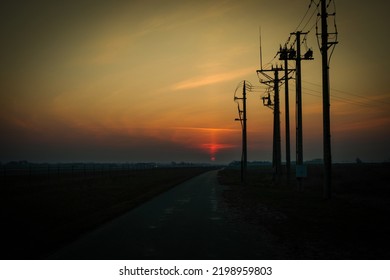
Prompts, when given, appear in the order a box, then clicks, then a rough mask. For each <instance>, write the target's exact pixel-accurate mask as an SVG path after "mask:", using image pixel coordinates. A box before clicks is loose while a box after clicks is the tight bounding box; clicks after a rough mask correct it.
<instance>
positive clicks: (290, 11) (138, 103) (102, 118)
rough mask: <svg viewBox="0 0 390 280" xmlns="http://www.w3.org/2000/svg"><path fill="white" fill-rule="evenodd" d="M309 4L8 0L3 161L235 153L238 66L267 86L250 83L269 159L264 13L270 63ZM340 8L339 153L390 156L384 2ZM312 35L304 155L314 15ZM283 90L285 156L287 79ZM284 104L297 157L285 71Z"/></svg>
mask: <svg viewBox="0 0 390 280" xmlns="http://www.w3.org/2000/svg"><path fill="white" fill-rule="evenodd" d="M314 2H315V3H317V2H318V0H317V1H314ZM309 4H310V1H309V0H294V1H292V0H272V1H271V0H269V1H267V0H257V1H255V0H242V1H221V0H218V1H203V0H200V1H185V0H184V1H148V0H142V1H120V0H118V1H100V0H97V1H72V0H70V1H39V0H38V1H12V2H11V1H9V3H6V4H4V3H3V4H2V8H1V11H0V13H1V15H0V30H1V44H0V56H1V63H0V105H1V111H0V132H1V140H0V151H1V152H0V161H1V162H3V163H5V162H8V161H11V160H28V161H33V162H71V161H95V162H136V161H162V162H170V161H193V162H216V163H227V162H230V161H232V160H239V159H240V157H241V127H240V125H239V123H238V122H235V121H234V119H235V118H236V117H237V105H236V103H234V101H233V95H234V90H235V88H236V86H237V85H238V84H239V82H240V81H242V80H243V79H245V80H248V81H250V82H251V83H252V84H253V85H255V86H260V87H261V88H262V90H260V91H256V92H249V93H248V101H247V102H248V113H247V116H248V160H250V161H252V160H271V158H272V111H271V110H270V109H269V108H266V107H264V106H263V105H262V102H261V99H260V98H261V97H262V96H263V95H264V92H265V90H264V88H265V87H264V86H262V85H260V83H259V80H258V77H257V74H256V70H257V69H259V26H261V30H262V47H263V48H262V49H263V62H264V64H266V63H268V62H269V61H272V59H273V58H274V56H275V54H276V52H277V50H278V49H279V45H280V44H283V43H284V42H286V40H287V38H288V37H289V34H290V33H291V32H294V31H295V30H296V28H297V26H298V25H299V23H300V21H301V19H302V18H303V16H304V15H305V13H306V11H307V10H308V7H309ZM314 6H315V4H313V7H312V8H311V9H310V10H309V12H308V14H307V17H306V20H305V21H304V23H305V22H306V21H307V20H308V19H309V17H310V16H311V15H312V14H313V13H314V16H313V18H312V20H311V21H310V22H309V23H308V25H307V26H301V28H302V31H307V30H309V29H310V28H311V27H313V26H314V24H315V21H316V12H315V9H314ZM332 7H333V1H332V4H331V5H330V8H332ZM336 8H337V10H336V11H337V17H336V22H337V27H338V32H339V44H338V45H337V47H336V49H335V51H334V54H333V56H332V60H331V65H330V83H331V88H332V90H331V96H332V97H331V133H332V157H333V160H334V161H335V162H337V161H354V160H355V159H356V158H357V157H359V158H361V159H362V160H363V161H384V160H390V149H389V146H388V143H389V142H390V130H389V127H390V113H389V112H390V111H389V110H390V88H389V85H390V83H389V75H388V73H387V72H386V71H385V70H386V69H387V68H388V65H387V63H388V62H389V61H390V54H389V51H388V50H387V48H388V46H389V41H390V40H389V37H388V33H389V32H388V26H389V17H388V15H387V13H388V11H389V10H390V4H389V3H388V2H386V1H379V0H372V1H346V0H337V1H336ZM332 24H333V22H332V21H331V19H330V21H329V25H330V27H333V25H332ZM307 46H308V47H312V48H313V51H314V58H315V59H314V60H313V61H303V62H302V80H303V134H304V138H303V144H304V153H303V156H304V159H305V160H310V159H313V158H322V99H321V97H320V96H321V84H322V81H321V57H320V53H319V48H318V45H317V41H316V36H315V28H313V29H311V32H310V33H309V35H308V37H307ZM305 47H306V46H303V47H302V48H303V49H305ZM272 63H279V61H278V60H277V59H275V60H273V61H272ZM291 65H292V66H293V63H292V64H291ZM266 66H267V67H270V66H271V64H267V65H266ZM280 91H281V130H282V157H283V159H284V158H285V153H284V147H285V146H284V145H285V142H284V135H285V134H284V124H285V123H284V117H285V116H284V88H283V87H281V89H280ZM290 105H291V106H290V113H291V139H292V142H291V148H292V153H291V156H292V160H295V82H294V81H293V80H292V81H291V82H290Z"/></svg>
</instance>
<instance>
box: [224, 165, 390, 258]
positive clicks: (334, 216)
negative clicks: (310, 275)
mask: <svg viewBox="0 0 390 280" xmlns="http://www.w3.org/2000/svg"><path fill="white" fill-rule="evenodd" d="M322 174H323V171H322V166H320V165H310V166H308V177H307V178H306V179H305V180H304V191H301V192H299V191H297V187H296V181H295V179H294V178H293V179H291V181H290V183H289V184H287V182H286V178H283V179H282V180H281V181H280V182H279V183H275V182H274V181H273V178H272V173H271V170H270V169H267V168H262V169H260V168H258V169H249V171H248V176H247V178H248V179H247V185H246V186H242V185H241V183H240V178H241V177H240V170H237V169H236V170H235V169H225V170H222V171H220V172H219V181H220V183H221V184H225V185H228V186H230V187H229V188H228V190H226V191H225V193H224V200H225V201H226V203H227V205H228V207H229V208H230V211H232V212H234V213H235V216H236V218H237V219H240V220H242V221H245V222H247V223H254V224H259V225H261V226H264V227H265V228H266V229H267V230H268V231H269V232H271V233H272V234H273V235H274V236H276V237H277V239H278V241H279V242H280V244H284V245H285V247H286V248H288V250H287V251H288V252H289V255H286V259H370V260H372V259H387V260H388V259H390V238H389V237H390V226H389V217H390V164H335V165H334V166H333V176H332V177H333V178H332V179H333V197H332V199H330V200H326V199H324V198H323V195H322V194H323V185H322V178H323V175H322Z"/></svg>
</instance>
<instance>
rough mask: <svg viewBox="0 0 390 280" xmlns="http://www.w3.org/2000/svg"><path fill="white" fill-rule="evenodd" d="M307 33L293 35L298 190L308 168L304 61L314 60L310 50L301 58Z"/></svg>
mask: <svg viewBox="0 0 390 280" xmlns="http://www.w3.org/2000/svg"><path fill="white" fill-rule="evenodd" d="M306 34H307V33H306V32H299V31H298V32H295V33H291V35H295V37H296V42H297V46H296V47H297V52H296V57H295V62H296V66H295V68H296V74H295V79H296V82H295V84H296V110H295V114H296V178H297V186H298V190H299V191H302V190H303V178H304V177H306V176H307V175H306V174H307V171H306V166H305V165H304V164H303V129H302V69H301V61H302V60H311V59H313V51H312V50H311V49H309V50H308V51H307V52H306V54H305V55H304V57H302V56H301V35H306Z"/></svg>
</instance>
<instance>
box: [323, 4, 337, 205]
mask: <svg viewBox="0 0 390 280" xmlns="http://www.w3.org/2000/svg"><path fill="white" fill-rule="evenodd" d="M326 8H327V5H326V0H321V48H320V49H321V55H322V112H323V138H324V139H323V145H324V197H325V198H327V199H329V198H331V196H332V187H331V186H332V152H331V135H330V94H329V61H328V49H329V48H330V47H331V46H332V45H335V44H337V40H335V41H333V42H329V40H328V36H329V33H328V24H327V18H328V12H327V10H326ZM332 15H333V16H334V15H335V14H332ZM333 34H336V35H337V32H336V33H333Z"/></svg>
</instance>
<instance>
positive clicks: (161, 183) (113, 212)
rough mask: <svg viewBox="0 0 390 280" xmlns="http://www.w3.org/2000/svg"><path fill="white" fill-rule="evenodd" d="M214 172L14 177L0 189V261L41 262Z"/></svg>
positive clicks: (178, 170) (170, 170)
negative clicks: (160, 196) (144, 204)
mask: <svg viewBox="0 0 390 280" xmlns="http://www.w3.org/2000/svg"><path fill="white" fill-rule="evenodd" d="M207 170H209V169H207V168H157V169H149V170H129V171H117V172H111V173H107V174H105V175H104V176H101V175H88V176H72V175H71V174H65V175H61V176H51V177H50V176H47V175H46V174H41V175H39V174H38V175H34V176H13V177H7V178H3V181H2V186H1V187H0V210H1V211H0V221H1V234H0V236H1V243H2V246H1V250H0V255H1V259H41V258H43V259H44V258H45V256H47V254H49V253H50V252H53V251H54V250H56V249H58V248H60V247H61V246H63V245H64V244H66V243H68V242H70V241H72V240H74V239H75V238H77V237H78V236H80V235H81V234H83V233H85V232H87V231H89V230H91V229H93V228H96V227H97V226H99V225H101V224H102V223H104V222H107V221H109V220H110V219H112V218H114V217H117V216H118V215H120V214H122V213H124V212H126V211H128V210H130V209H132V208H134V207H136V206H137V205H139V204H140V203H142V202H145V201H146V200H148V199H150V198H152V197H153V196H155V195H157V194H159V193H161V192H163V191H165V190H167V189H169V188H171V187H173V186H175V185H177V184H179V183H181V182H183V181H185V180H187V179H189V178H191V177H193V176H196V175H198V174H200V173H202V172H205V171H207Z"/></svg>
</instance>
